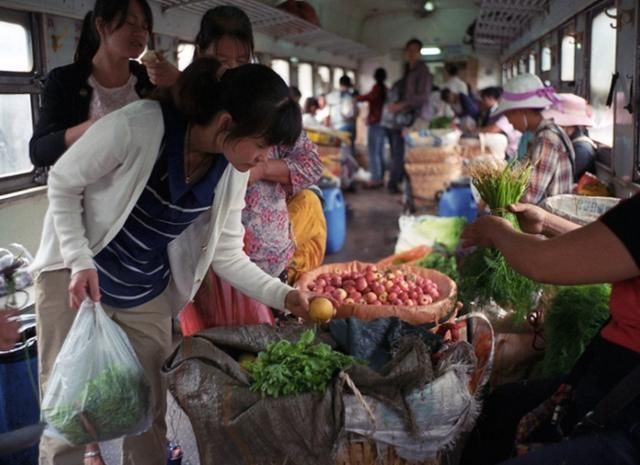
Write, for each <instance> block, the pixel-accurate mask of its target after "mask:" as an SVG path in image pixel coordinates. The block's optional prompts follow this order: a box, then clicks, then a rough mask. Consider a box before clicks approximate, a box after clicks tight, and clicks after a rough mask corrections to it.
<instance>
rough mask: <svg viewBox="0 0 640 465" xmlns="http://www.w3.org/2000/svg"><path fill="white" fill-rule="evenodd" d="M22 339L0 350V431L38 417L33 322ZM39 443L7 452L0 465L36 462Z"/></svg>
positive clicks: (2, 431)
mask: <svg viewBox="0 0 640 465" xmlns="http://www.w3.org/2000/svg"><path fill="white" fill-rule="evenodd" d="M22 334H23V341H22V342H19V343H18V344H16V346H15V347H14V348H13V349H12V350H9V351H6V352H0V434H2V433H6V432H9V431H13V430H16V429H19V428H22V427H25V426H29V425H34V424H36V423H38V421H39V419H40V404H39V400H38V351H37V343H36V335H35V326H31V327H29V328H27V329H26V330H25V331H23V332H22ZM37 463H38V445H37V444H36V445H34V446H32V447H30V448H29V449H26V450H23V451H20V452H16V453H13V454H10V455H7V456H0V465H37Z"/></svg>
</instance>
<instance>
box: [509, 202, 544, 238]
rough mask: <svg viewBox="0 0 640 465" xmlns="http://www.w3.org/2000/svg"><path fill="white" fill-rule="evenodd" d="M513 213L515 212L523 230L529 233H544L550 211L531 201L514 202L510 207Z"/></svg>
mask: <svg viewBox="0 0 640 465" xmlns="http://www.w3.org/2000/svg"><path fill="white" fill-rule="evenodd" d="M508 209H509V211H510V212H511V213H515V215H516V218H518V224H519V225H520V229H521V230H522V232H525V233H528V234H542V233H543V232H544V227H545V222H546V217H547V215H548V213H547V212H546V211H545V210H544V209H542V208H541V207H538V206H537V205H533V204H531V203H514V204H512V205H509V207H508Z"/></svg>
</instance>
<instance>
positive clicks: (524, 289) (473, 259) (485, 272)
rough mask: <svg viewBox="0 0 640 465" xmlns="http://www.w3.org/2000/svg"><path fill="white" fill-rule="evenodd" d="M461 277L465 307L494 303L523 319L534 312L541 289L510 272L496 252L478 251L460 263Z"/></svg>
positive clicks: (460, 291)
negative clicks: (474, 303)
mask: <svg viewBox="0 0 640 465" xmlns="http://www.w3.org/2000/svg"><path fill="white" fill-rule="evenodd" d="M459 273H460V280H459V282H458V285H459V295H460V298H461V300H462V302H463V303H464V304H465V306H466V307H468V305H469V303H470V302H471V301H473V300H477V301H478V302H479V303H480V304H486V303H488V302H489V301H490V300H491V299H493V300H494V301H495V302H496V303H497V304H498V305H500V306H501V307H505V308H511V309H513V310H514V311H515V312H516V314H517V317H518V318H521V319H522V318H524V317H525V316H526V314H527V313H528V312H529V310H530V309H531V305H532V302H533V297H534V295H535V292H536V291H537V290H538V289H539V288H540V286H539V285H538V284H537V283H536V282H534V281H531V280H530V279H528V278H525V277H524V276H522V275H521V274H519V273H518V272H517V271H515V270H514V269H513V268H511V267H510V266H509V265H508V264H507V262H506V261H505V259H504V257H503V256H502V254H501V253H500V252H498V251H497V250H493V249H484V248H482V249H476V250H475V251H474V252H473V253H471V254H470V255H468V256H467V257H465V258H464V259H463V260H462V261H461V263H460V267H459Z"/></svg>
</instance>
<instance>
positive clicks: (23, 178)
mask: <svg viewBox="0 0 640 465" xmlns="http://www.w3.org/2000/svg"><path fill="white" fill-rule="evenodd" d="M0 21H5V22H11V23H16V24H20V25H21V26H22V27H24V29H25V30H26V31H27V34H28V37H29V41H30V45H31V54H32V68H31V70H30V71H3V70H0V94H4V95H25V94H26V95H29V100H30V108H31V128H32V130H33V128H34V126H35V123H36V121H37V118H38V110H39V101H40V94H41V93H42V87H43V86H42V82H43V79H42V78H43V70H44V56H43V50H44V44H43V37H42V34H41V26H42V15H41V14H39V13H32V12H25V11H17V10H11V9H7V8H0ZM24 156H25V157H28V156H29V153H28V152H27V153H25V154H24ZM34 174H35V167H34V166H33V165H31V169H30V170H29V171H27V172H20V173H15V174H6V175H3V174H2V173H0V196H3V195H6V194H13V193H15V192H18V191H22V190H26V189H29V188H33V187H36V186H38V185H40V184H39V183H37V182H35V181H34Z"/></svg>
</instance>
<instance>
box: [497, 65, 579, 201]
mask: <svg viewBox="0 0 640 465" xmlns="http://www.w3.org/2000/svg"><path fill="white" fill-rule="evenodd" d="M558 100H559V99H558V95H557V94H556V93H555V91H554V90H553V88H551V87H545V85H544V84H543V83H542V81H541V80H540V78H539V77H538V76H536V75H534V74H520V75H518V76H516V77H514V78H513V79H511V80H509V81H507V83H506V84H505V85H504V91H503V92H502V96H501V97H500V103H499V104H498V108H497V109H496V111H495V112H494V116H495V117H498V116H499V115H502V114H504V115H505V116H506V117H507V119H508V120H509V122H510V123H511V124H512V125H513V127H514V128H515V129H516V130H518V131H520V132H521V133H525V132H526V131H530V132H532V133H534V136H533V137H534V139H533V142H532V144H531V147H530V148H529V151H528V153H527V157H528V160H529V162H530V163H531V166H532V167H533V172H532V174H531V178H530V180H529V185H528V186H527V190H526V192H525V194H524V196H523V197H522V199H521V201H522V202H526V203H535V204H538V203H540V202H542V201H543V200H544V199H545V198H547V197H549V196H552V195H558V194H569V193H571V192H572V190H573V173H574V165H575V156H574V154H573V145H572V144H571V140H570V139H569V136H567V134H566V133H565V132H564V131H563V130H562V128H560V126H558V125H557V124H556V123H554V122H553V121H552V120H550V119H545V118H544V116H543V113H542V110H544V109H546V108H549V107H550V106H551V105H553V104H554V103H557V102H558Z"/></svg>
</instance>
